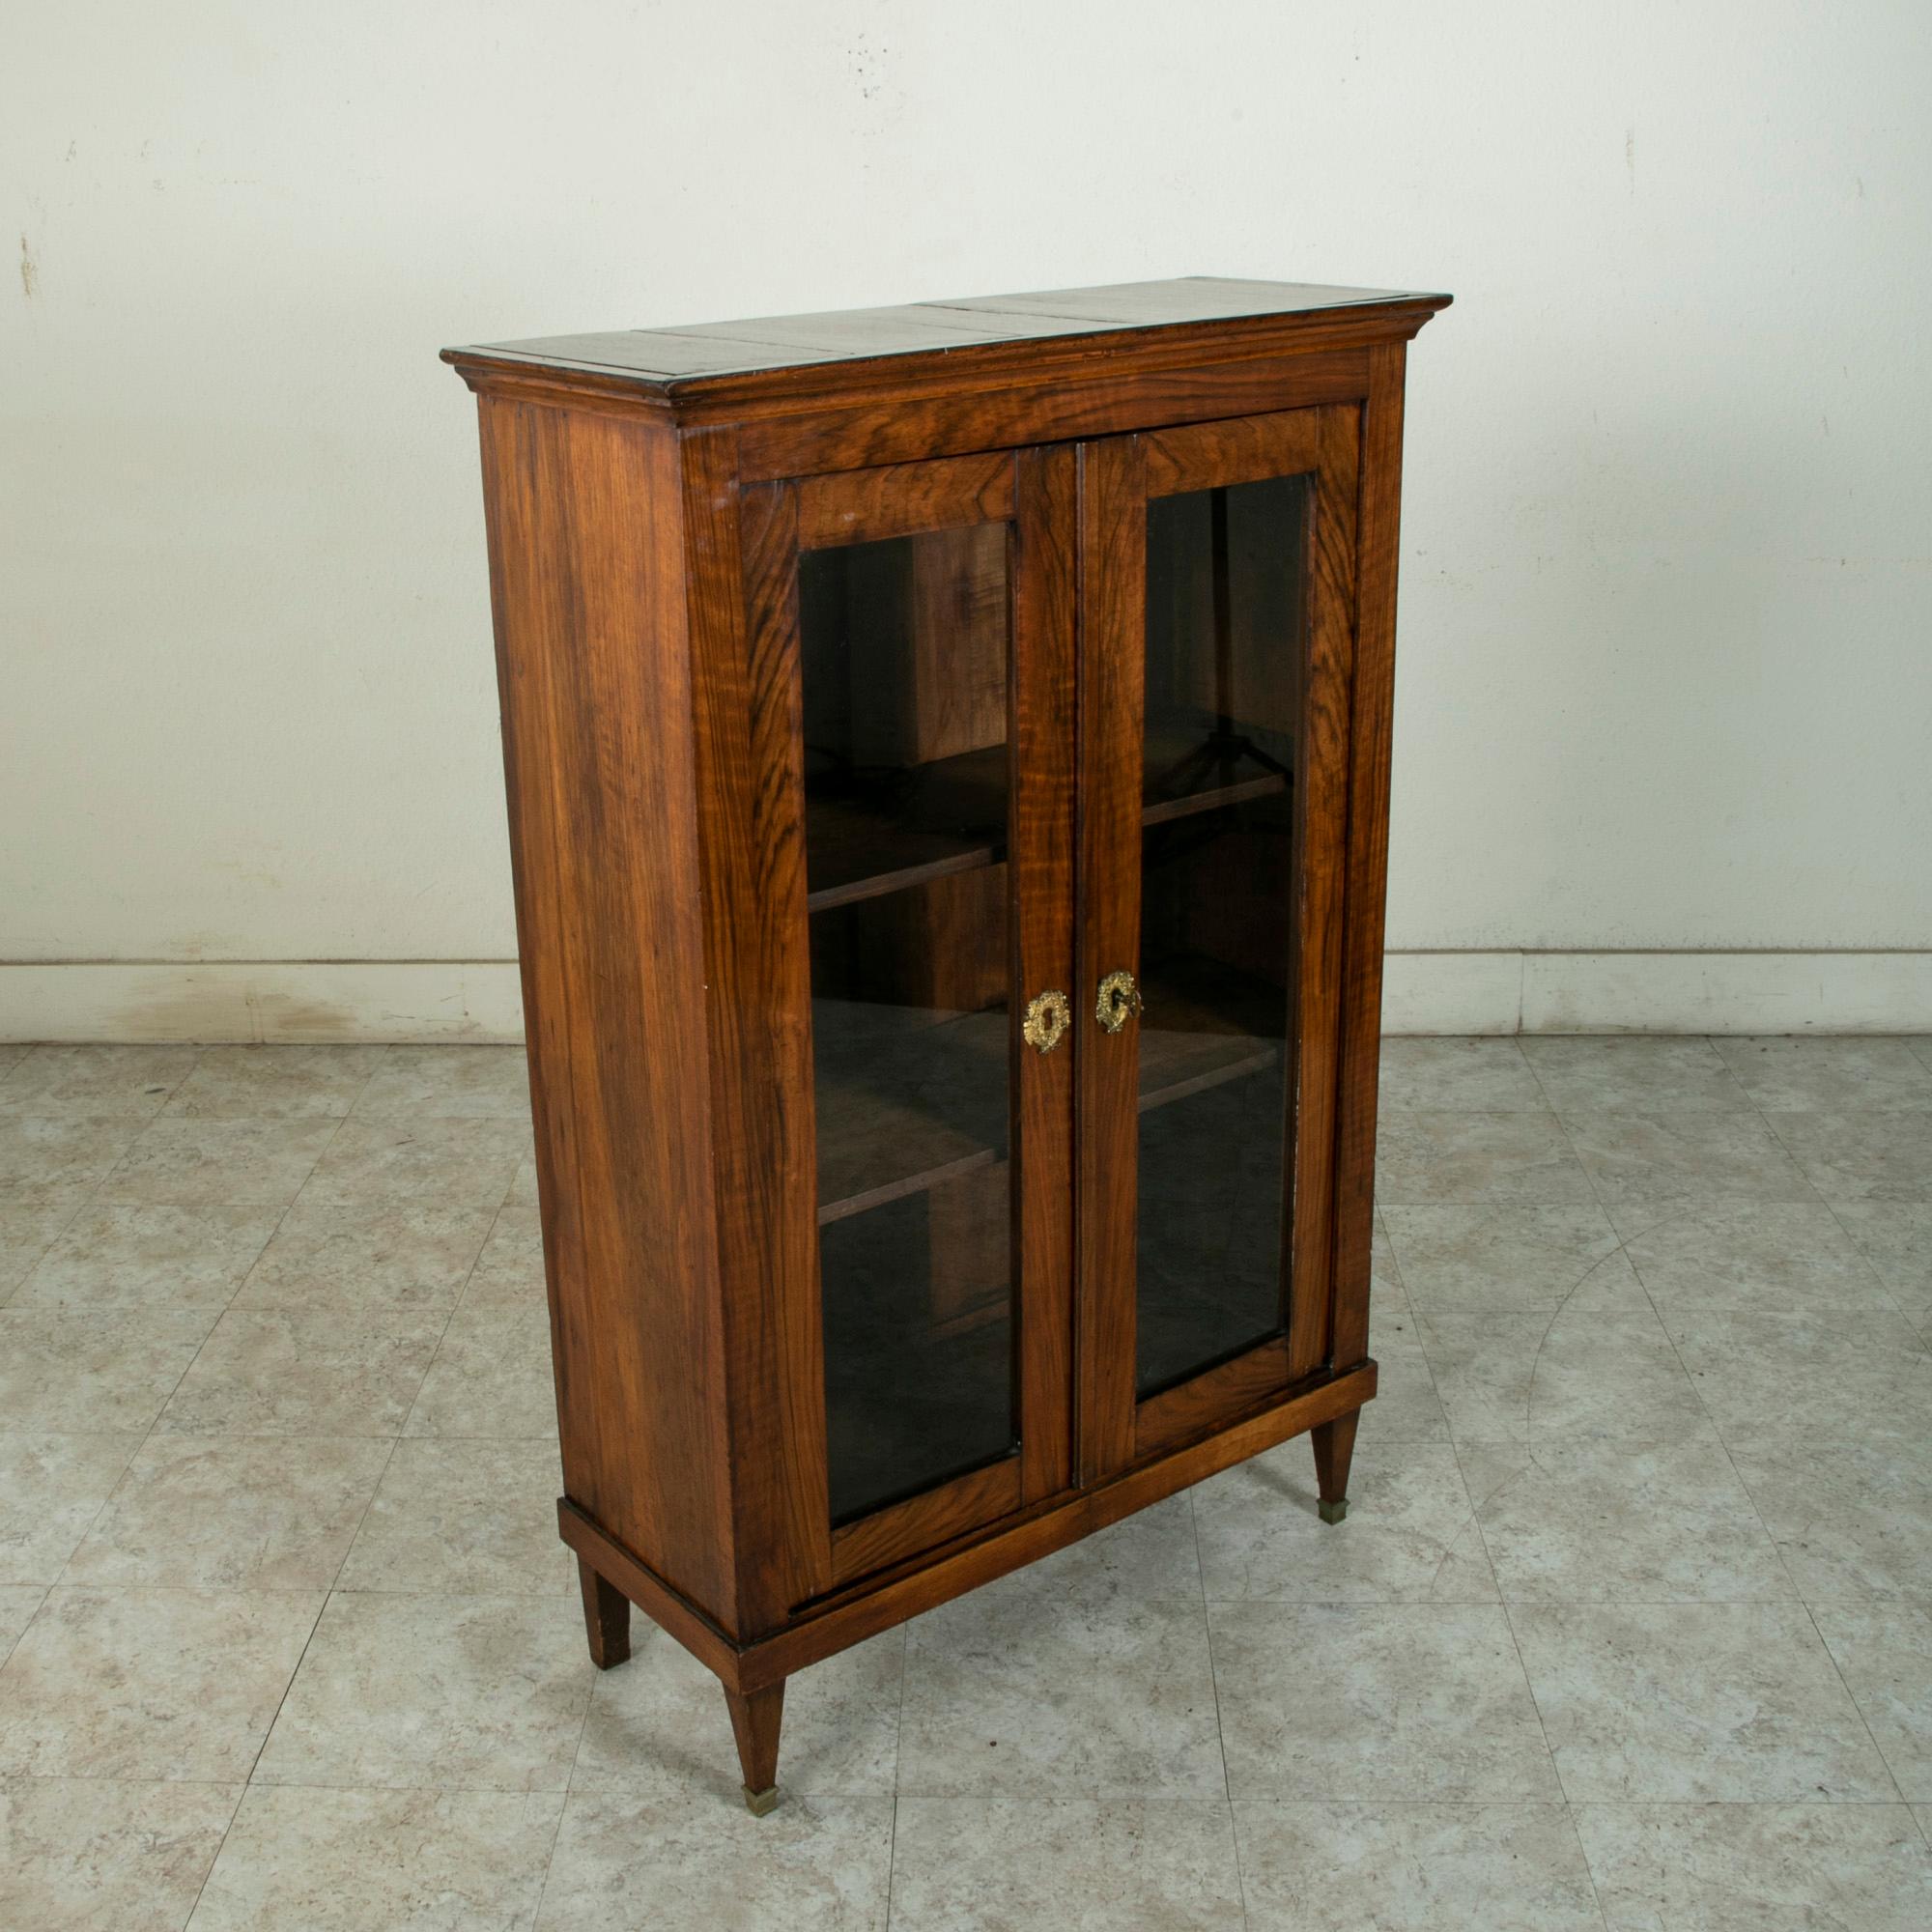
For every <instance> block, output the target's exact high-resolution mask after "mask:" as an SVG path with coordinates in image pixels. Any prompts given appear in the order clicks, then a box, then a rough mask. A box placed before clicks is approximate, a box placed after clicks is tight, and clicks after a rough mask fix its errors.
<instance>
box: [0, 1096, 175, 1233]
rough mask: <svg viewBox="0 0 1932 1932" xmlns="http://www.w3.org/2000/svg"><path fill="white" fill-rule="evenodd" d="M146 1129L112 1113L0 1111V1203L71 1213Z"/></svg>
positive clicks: (57, 1231) (140, 1123)
mask: <svg viewBox="0 0 1932 1932" xmlns="http://www.w3.org/2000/svg"><path fill="white" fill-rule="evenodd" d="M149 1131H150V1128H149V1126H148V1123H147V1122H144V1121H138V1120H130V1119H128V1118H127V1117H125V1116H121V1115H113V1114H109V1115H105V1116H101V1115H95V1114H27V1113H18V1114H9V1113H0V1208H13V1209H14V1210H16V1211H19V1210H24V1209H27V1208H39V1209H41V1210H43V1212H45V1213H49V1214H51V1213H53V1212H55V1211H57V1210H58V1209H60V1208H66V1209H67V1211H68V1216H69V1217H71V1215H72V1214H73V1212H74V1210H75V1209H77V1208H79V1207H80V1205H81V1204H82V1203H83V1202H84V1201H85V1200H86V1199H87V1197H88V1196H89V1195H90V1194H91V1193H92V1192H93V1191H94V1190H95V1189H96V1188H97V1187H99V1185H100V1184H101V1182H102V1181H104V1180H105V1179H107V1177H108V1176H109V1175H110V1174H112V1173H113V1172H114V1170H115V1167H116V1166H117V1165H118V1164H119V1163H120V1161H121V1160H122V1159H123V1158H124V1157H125V1156H126V1154H127V1152H128V1149H129V1148H131V1147H133V1146H134V1145H135V1144H136V1143H137V1142H139V1141H140V1140H141V1139H143V1138H144V1137H145V1136H146V1134H147V1133H148V1132H149ZM53 1232H54V1233H55V1234H58V1233H59V1232H60V1229H59V1228H58V1227H56V1228H55V1229H54V1231H53ZM49 1238H51V1236H49Z"/></svg>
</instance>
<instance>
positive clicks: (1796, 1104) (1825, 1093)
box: [1712, 1035, 1932, 1114]
mask: <svg viewBox="0 0 1932 1932" xmlns="http://www.w3.org/2000/svg"><path fill="white" fill-rule="evenodd" d="M1712 1044H1713V1045H1714V1046H1716V1048H1717V1049H1718V1051H1719V1053H1720V1054H1721V1055H1722V1056H1723V1058H1724V1064H1725V1065H1727V1066H1728V1067H1729V1068H1730V1069H1731V1071H1732V1072H1733V1073H1734V1074H1735V1075H1736V1076H1737V1079H1738V1084H1739V1085H1740V1086H1741V1087H1743V1088H1744V1090H1745V1092H1746V1093H1747V1094H1749V1095H1750V1097H1751V1101H1752V1103H1753V1104H1754V1105H1755V1106H1758V1107H1761V1108H1762V1109H1763V1110H1764V1111H1765V1112H1766V1113H1768V1114H1781V1113H1803V1112H1807V1111H1810V1110H1813V1109H1817V1108H1826V1109H1831V1108H1838V1107H1857V1108H1864V1109H1871V1108H1886V1109H1890V1108H1897V1107H1918V1108H1932V1066H1928V1065H1926V1064H1925V1063H1924V1062H1923V1061H1922V1060H1920V1059H1919V1058H1918V1055H1917V1054H1916V1053H1915V1052H1914V1051H1913V1046H1914V1042H1913V1041H1912V1040H1910V1039H1886V1038H1880V1037H1859V1038H1851V1039H1843V1038H1840V1039H1831V1038H1816V1037H1809V1036H1804V1035H1799V1036H1796V1037H1793V1036H1789V1035H1784V1036H1774V1037H1768V1038H1751V1037H1743V1036H1740V1037H1736V1038H1729V1039H1718V1040H1714V1041H1713V1042H1712Z"/></svg>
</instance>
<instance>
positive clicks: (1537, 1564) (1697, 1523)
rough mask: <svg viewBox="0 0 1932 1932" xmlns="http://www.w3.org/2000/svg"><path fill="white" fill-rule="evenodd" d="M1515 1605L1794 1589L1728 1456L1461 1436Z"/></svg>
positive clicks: (1745, 1598) (1479, 1512)
mask: <svg viewBox="0 0 1932 1932" xmlns="http://www.w3.org/2000/svg"><path fill="white" fill-rule="evenodd" d="M1457 1453H1458V1455H1459V1456H1460V1457H1461V1458H1462V1463H1463V1476H1464V1478H1465V1480H1466V1481H1467V1483H1468V1486H1469V1493H1470V1494H1471V1495H1472V1496H1474V1497H1475V1499H1476V1516H1477V1520H1479V1521H1480V1522H1481V1524H1482V1529H1483V1540H1484V1542H1485V1543H1486V1544H1487V1546H1488V1548H1489V1552H1490V1560H1491V1562H1492V1563H1493V1564H1494V1565H1495V1572H1496V1579H1497V1581H1498V1583H1499V1584H1500V1585H1501V1588H1502V1594H1503V1596H1504V1598H1505V1600H1506V1601H1508V1602H1510V1603H1552V1604H1603V1603H1611V1604H1616V1603H1632V1604H1646V1603H1647V1604H1686V1603H1753V1602H1762V1601H1770V1600H1776V1599H1787V1598H1790V1597H1792V1596H1793V1595H1795V1594H1796V1593H1795V1591H1794V1589H1793V1586H1792V1581H1791V1578H1790V1577H1789V1576H1788V1575H1786V1573H1785V1569H1784V1566H1783V1564H1782V1563H1780V1562H1779V1561H1778V1555H1777V1547H1776V1544H1774V1543H1773V1542H1772V1540H1771V1538H1770V1536H1769V1535H1768V1534H1767V1533H1766V1531H1765V1527H1764V1524H1763V1523H1762V1522H1761V1521H1760V1520H1758V1514H1757V1511H1756V1510H1755V1509H1754V1508H1753V1507H1752V1505H1751V1499H1750V1496H1749V1494H1748V1493H1747V1491H1746V1489H1745V1487H1744V1485H1743V1484H1742V1483H1741V1482H1739V1480H1738V1478H1737V1475H1736V1472H1735V1471H1734V1470H1733V1469H1732V1468H1731V1465H1730V1462H1729V1459H1728V1458H1727V1457H1726V1456H1725V1455H1724V1454H1723V1453H1722V1451H1721V1450H1719V1448H1718V1447H1717V1446H1716V1445H1715V1444H1712V1443H1706V1442H1688V1443H1687V1442H1629V1441H1625V1440H1623V1439H1622V1438H1613V1437H1573V1438H1569V1439H1565V1440H1560V1441H1545V1442H1536V1443H1524V1442H1459V1443H1458V1444H1457Z"/></svg>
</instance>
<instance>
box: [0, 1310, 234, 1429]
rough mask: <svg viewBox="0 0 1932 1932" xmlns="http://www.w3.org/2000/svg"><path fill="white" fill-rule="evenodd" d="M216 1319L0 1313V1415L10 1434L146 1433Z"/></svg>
mask: <svg viewBox="0 0 1932 1932" xmlns="http://www.w3.org/2000/svg"><path fill="white" fill-rule="evenodd" d="M218 1314H219V1311H218V1310H216V1309H213V1308H200V1309H194V1308H188V1309H161V1310H149V1309H140V1310H135V1309H122V1310H118V1311H117V1312H116V1314H115V1316H114V1319H113V1320H112V1321H102V1320H101V1318H100V1316H99V1314H98V1313H95V1312H93V1311H81V1310H75V1309H68V1308H9V1309H6V1310H4V1311H0V1416H5V1417H6V1419H7V1425H8V1427H9V1428H10V1429H14V1430H54V1431H71V1432H75V1433H82V1434H93V1433H99V1432H110V1431H112V1432H119V1433H122V1434H128V1433H131V1434H133V1435H145V1434H146V1433H147V1431H148V1430H149V1429H150V1428H151V1427H152V1426H153V1424H154V1420H155V1418H156V1416H157V1415H158V1414H159V1413H160V1412H161V1406H162V1405H163V1404H164V1403H165V1402H166V1401H167V1399H168V1397H169V1395H170V1394H171V1393H172V1392H173V1389H174V1386H175V1384H176V1383H177V1382H179V1381H180V1380H181V1378H182V1377H183V1375H184V1374H185V1372H186V1370H187V1367H188V1364H189V1363H190V1362H192V1361H193V1360H194V1358H195V1354H196V1351H197V1350H199V1349H200V1348H201V1345H202V1342H203V1339H204V1338H205V1337H206V1336H207V1334H208V1333H209V1331H210V1330H211V1329H212V1328H213V1326H214V1323H215V1321H216V1320H217V1318H218Z"/></svg>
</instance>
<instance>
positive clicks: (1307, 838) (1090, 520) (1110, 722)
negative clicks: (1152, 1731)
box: [1074, 404, 1362, 1482]
mask: <svg viewBox="0 0 1932 1932" xmlns="http://www.w3.org/2000/svg"><path fill="white" fill-rule="evenodd" d="M1361 438H1362V413H1361V410H1360V407H1359V406H1358V405H1355V404H1326V405H1322V406H1319V407H1314V408H1307V409H1297V410H1292V411H1283V412H1274V413H1270V414H1266V415H1256V416H1242V417H1235V418H1229V419H1225V420H1221V421H1214V422H1207V423H1196V424H1191V425H1187V426H1184V427H1178V428H1170V429H1161V430H1154V431H1148V432H1144V433H1141V434H1136V435H1129V436H1122V437H1113V438H1107V439H1103V440H1094V441H1092V442H1085V443H1082V444H1080V445H1079V458H1080V538H1081V542H1080V554H1079V569H1080V611H1081V637H1080V652H1081V656H1080V754H1079V755H1080V781H1079V793H1080V799H1081V839H1080V865H1079V870H1078V880H1077V890H1078V895H1079V911H1078V921H1077V933H1076V949H1075V950H1076V955H1077V959H1078V969H1077V974H1078V991H1077V992H1076V995H1075V999H1074V1022H1075V1045H1076V1048H1077V1053H1078V1067H1077V1073H1078V1081H1079V1101H1078V1110H1077V1115H1076V1135H1075V1144H1076V1171H1077V1173H1078V1176H1079V1187H1078V1194H1077V1199H1078V1203H1079V1213H1078V1273H1077V1277H1076V1282H1077V1286H1076V1308H1077V1311H1078V1324H1079V1347H1080V1377H1079V1386H1080V1418H1079V1433H1080V1470H1081V1479H1082V1481H1083V1482H1094V1481H1098V1480H1101V1479H1104V1478H1105V1477H1107V1476H1109V1475H1111V1474H1113V1473H1115V1472H1116V1471H1118V1470H1120V1469H1122V1468H1123V1467H1125V1466H1127V1465H1128V1464H1129V1463H1132V1462H1134V1461H1135V1460H1136V1459H1138V1458H1144V1457H1147V1456H1150V1455H1154V1454H1159V1453H1161V1452H1163V1451H1165V1450H1168V1449H1171V1448H1173V1447H1175V1446H1176V1445H1177V1444H1179V1443H1181V1442H1183V1441H1186V1440H1187V1439H1189V1438H1190V1437H1192V1436H1196V1435H1202V1434H1204V1433H1205V1432H1207V1431H1208V1430H1211V1429H1214V1428H1217V1427H1219V1426H1221V1425H1223V1424H1224V1423H1227V1422H1229V1421H1232V1420H1233V1419H1234V1418H1236V1416H1238V1415H1240V1414H1242V1413H1244V1412H1248V1411H1252V1410H1253V1409H1254V1408H1255V1407H1256V1406H1259V1405H1262V1404H1264V1403H1265V1402H1267V1401H1268V1400H1270V1399H1271V1398H1272V1397H1274V1396H1276V1395H1278V1394H1285V1393H1286V1392H1287V1391H1288V1390H1289V1389H1290V1388H1291V1387H1293V1386H1294V1385H1295V1384H1297V1383H1299V1382H1301V1381H1303V1380H1304V1379H1305V1378H1308V1377H1309V1376H1311V1375H1313V1374H1315V1373H1316V1372H1317V1371H1318V1370H1320V1369H1321V1367H1322V1365H1323V1364H1324V1363H1325V1362H1326V1361H1327V1360H1328V1359H1329V1355H1330V1350H1331V1346H1332V1338H1333V1335H1334V1329H1335V1306H1334V1304H1335V1268H1334V1256H1335V1245H1334V1237H1335V1208H1336V1201H1335V1179H1336V1167H1335V1162H1336V1156H1337V1140H1338V1107H1339V1102H1340V1082H1341V1059H1342V1045H1343V1037H1342V1033H1343V971H1344V962H1345V951H1344V940H1345V931H1344V925H1345V911H1346V908H1345V899H1344V888H1345V884H1346V877H1347V841H1348V823H1349V806H1350V710H1351V703H1352V683H1353V676H1354V644H1355V632H1356V568H1357V541H1356V539H1357V497H1358V490H1359V484H1360V462H1361ZM1298 474H1312V475H1313V476H1314V478H1315V488H1314V492H1313V497H1312V502H1311V505H1310V512H1309V514H1310V522H1311V541H1310V547H1309V560H1310V567H1309V574H1308V611H1309V622H1308V624H1307V627H1306V640H1307V641H1306V649H1307V659H1306V662H1305V665H1304V676H1303V685H1302V690H1303V703H1302V715H1301V719H1300V722H1299V734H1298V736H1299V745H1298V753H1297V760H1296V769H1295V791H1294V835H1293V838H1294V843H1293V851H1294V858H1293V876H1294V879H1295V886H1296V894H1297V908H1296V925H1295V932H1296V939H1297V958H1296V961H1295V973H1294V980H1293V984H1294V987H1295V995H1294V996H1295V1001H1296V1021H1295V1027H1294V1037H1293V1039H1292V1040H1291V1041H1290V1042H1289V1048H1290V1067H1291V1071H1290V1076H1289V1077H1290V1080H1291V1082H1292V1087H1291V1091H1292V1093H1293V1096H1294V1142H1293V1194H1292V1200H1293V1237H1292V1238H1293V1271H1292V1281H1293V1292H1292V1293H1291V1298H1290V1323H1289V1327H1288V1329H1287V1331H1286V1332H1285V1333H1284V1334H1282V1335H1279V1336H1276V1337H1273V1338H1271V1339H1270V1340H1268V1341H1266V1342H1264V1343H1263V1344H1261V1345H1260V1346H1259V1347H1257V1348H1254V1349H1250V1350H1246V1351H1244V1352H1243V1353H1241V1354H1239V1355H1236V1356H1235V1357H1234V1358H1233V1359H1231V1360H1229V1361H1225V1362H1223V1363H1221V1364H1219V1365H1218V1366H1216V1367H1214V1368H1211V1369H1208V1370H1206V1371H1204V1372H1203V1373H1202V1374H1200V1375H1198V1376H1195V1377H1192V1378H1189V1379H1188V1380H1186V1381H1184V1382H1181V1383H1179V1385H1177V1386H1175V1387H1173V1388H1170V1389H1167V1390H1165V1391H1163V1392H1161V1393H1160V1394H1158V1395H1155V1396H1153V1397H1151V1398H1149V1399H1148V1400H1147V1401H1145V1402H1142V1401H1138V1400H1137V1399H1136V1394H1135V1348H1136V1333H1135V1329H1136V1311H1135V1298H1136V1279H1135V1261H1134V1247H1135V1205H1136V1174H1135V1166H1136V1156H1137V1140H1138V1134H1137V1120H1138V1097H1139V1094H1138V1089H1139V1080H1138V1062H1139V1028H1138V1026H1137V1025H1136V1026H1132V1027H1129V1028H1127V1029H1125V1030H1124V1031H1122V1033H1119V1034H1115V1035H1111V1036H1109V1035H1106V1034H1104V1033H1103V1032H1102V1031H1101V1029H1100V1028H1099V1026H1098V1024H1097V1022H1096V1020H1095V1018H1094V1011H1093V1005H1094V1000H1093V993H1094V987H1095V986H1096V985H1097V984H1098V981H1099V980H1100V978H1101V976H1103V975H1104V974H1106V973H1108V972H1111V971H1113V970H1114V969H1115V968H1116V967H1120V966H1126V967H1128V968H1129V969H1130V970H1136V971H1137V970H1138V962H1139V954H1140V931H1139V924H1140V865H1141V766H1142V758H1143V752H1142V743H1143V731H1144V725H1145V692H1144V690H1143V682H1144V674H1145V673H1144V665H1145V649H1146V645H1145V626H1146V598H1147V582H1146V580H1147V553H1146V544H1147V506H1148V503H1149V501H1150V499H1151V498H1154V497H1163V496H1170V495H1176V494H1179V493H1180V492H1183V491H1190V490H1199V489H1207V488H1211V487H1215V486H1221V485H1234V484H1237V483H1244V482H1252V481H1258V480H1262V479H1264V478H1269V477H1276V476H1289V475H1298Z"/></svg>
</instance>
